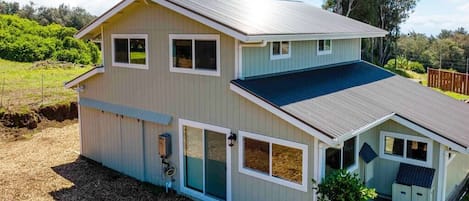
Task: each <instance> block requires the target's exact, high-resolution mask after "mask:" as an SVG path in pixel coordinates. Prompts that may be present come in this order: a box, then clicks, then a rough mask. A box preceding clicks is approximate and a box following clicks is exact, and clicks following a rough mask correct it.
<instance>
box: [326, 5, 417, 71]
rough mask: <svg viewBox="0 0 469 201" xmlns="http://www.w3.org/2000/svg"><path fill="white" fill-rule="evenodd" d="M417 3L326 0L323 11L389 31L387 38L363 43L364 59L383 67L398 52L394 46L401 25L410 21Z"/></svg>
mask: <svg viewBox="0 0 469 201" xmlns="http://www.w3.org/2000/svg"><path fill="white" fill-rule="evenodd" d="M416 4H417V0H399V1H396V0H360V1H352V0H327V1H326V2H325V4H324V5H323V8H325V9H329V10H332V11H333V12H337V13H339V14H341V15H345V16H348V17H351V18H353V19H357V20H359V21H362V22H365V23H368V24H371V25H374V26H377V27H379V28H381V29H384V30H387V31H389V32H390V34H388V35H387V36H386V37H384V38H379V39H370V40H368V41H364V43H363V48H364V51H363V53H364V57H365V59H367V60H370V61H372V62H373V63H377V64H379V65H383V64H384V63H385V62H386V61H387V60H388V59H389V58H390V57H391V56H392V55H393V52H394V50H395V49H396V45H393V44H395V43H396V41H397V39H398V37H399V35H400V29H399V25H400V24H402V23H403V22H405V20H407V18H408V17H409V15H410V13H412V12H413V10H414V8H415V6H416ZM344 5H347V6H346V7H345V10H344Z"/></svg>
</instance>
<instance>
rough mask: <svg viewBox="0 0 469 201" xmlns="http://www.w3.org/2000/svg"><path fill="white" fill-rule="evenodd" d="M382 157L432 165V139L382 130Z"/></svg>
mask: <svg viewBox="0 0 469 201" xmlns="http://www.w3.org/2000/svg"><path fill="white" fill-rule="evenodd" d="M380 147H381V148H380V157H381V158H385V159H389V160H394V161H399V162H405V163H411V164H415V165H421V166H426V167H431V165H432V164H431V163H432V160H431V159H432V158H431V156H432V155H431V154H432V148H433V147H432V141H431V140H429V139H426V138H422V137H417V136H412V135H404V134H398V133H391V132H384V131H383V132H381V135H380Z"/></svg>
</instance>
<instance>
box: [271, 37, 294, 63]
mask: <svg viewBox="0 0 469 201" xmlns="http://www.w3.org/2000/svg"><path fill="white" fill-rule="evenodd" d="M287 58H290V41H276V42H272V43H271V45H270V59H271V60H275V59H287Z"/></svg>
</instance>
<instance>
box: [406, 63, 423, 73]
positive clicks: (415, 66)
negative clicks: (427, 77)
mask: <svg viewBox="0 0 469 201" xmlns="http://www.w3.org/2000/svg"><path fill="white" fill-rule="evenodd" d="M408 68H409V69H408V70H411V71H414V72H416V73H425V68H424V67H423V65H422V64H421V63H419V62H416V61H411V62H409V64H408Z"/></svg>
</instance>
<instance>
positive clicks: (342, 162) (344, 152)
mask: <svg viewBox="0 0 469 201" xmlns="http://www.w3.org/2000/svg"><path fill="white" fill-rule="evenodd" d="M357 143H358V140H357V137H353V138H351V139H348V140H347V141H345V142H344V146H343V147H342V148H341V149H337V148H328V149H326V175H328V174H330V173H332V172H333V171H335V170H339V169H346V170H348V171H353V170H355V168H357V167H358V166H357V161H358V160H357V156H358V149H357V147H358V146H357Z"/></svg>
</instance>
